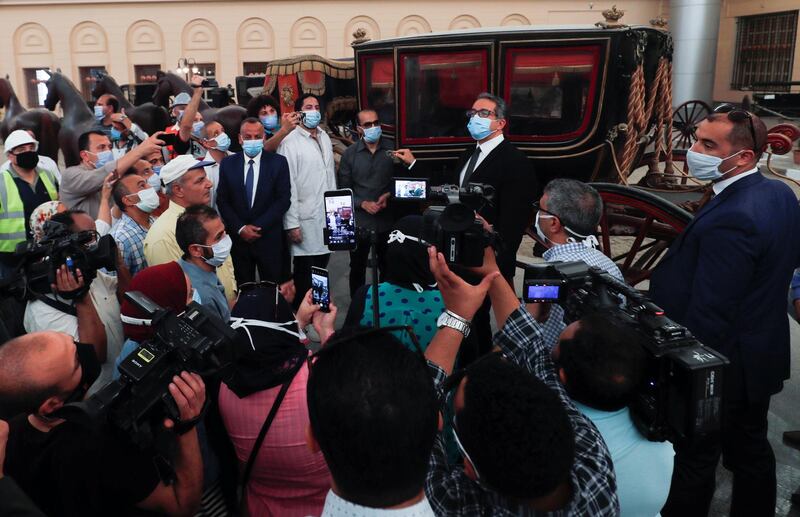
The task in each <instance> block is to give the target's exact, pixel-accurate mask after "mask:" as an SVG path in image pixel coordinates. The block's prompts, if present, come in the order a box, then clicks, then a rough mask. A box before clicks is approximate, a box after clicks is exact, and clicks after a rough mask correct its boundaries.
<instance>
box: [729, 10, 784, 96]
mask: <svg viewBox="0 0 800 517" xmlns="http://www.w3.org/2000/svg"><path fill="white" fill-rule="evenodd" d="M797 13H798V11H786V12H781V13H770V14H760V15H757V16H742V17H739V18H738V19H737V21H736V25H737V30H736V59H735V61H734V67H733V81H732V84H731V87H732V88H736V89H751V88H754V89H764V88H767V89H769V90H773V91H788V89H789V86H788V85H785V86H782V85H780V83H785V82H788V81H790V80H791V78H792V61H794V50H795V46H796V42H797ZM770 83H773V84H770ZM774 83H778V84H774Z"/></svg>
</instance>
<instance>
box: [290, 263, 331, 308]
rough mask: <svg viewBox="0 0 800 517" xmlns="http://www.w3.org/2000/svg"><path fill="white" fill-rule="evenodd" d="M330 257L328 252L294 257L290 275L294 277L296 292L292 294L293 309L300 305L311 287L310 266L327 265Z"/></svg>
mask: <svg viewBox="0 0 800 517" xmlns="http://www.w3.org/2000/svg"><path fill="white" fill-rule="evenodd" d="M330 258H331V254H330V253H325V254H324V255H304V256H297V257H294V273H293V274H292V276H293V278H294V288H295V290H296V292H297V294H295V296H294V304H293V305H294V307H295V309H297V307H300V302H302V301H303V297H304V296H305V295H306V292H308V290H309V289H311V267H312V266H316V267H322V268H324V267H327V266H328V260H329V259H330Z"/></svg>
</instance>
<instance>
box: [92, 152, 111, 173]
mask: <svg viewBox="0 0 800 517" xmlns="http://www.w3.org/2000/svg"><path fill="white" fill-rule="evenodd" d="M113 159H114V153H112V152H111V151H101V152H99V153H97V161H95V162H94V168H95V169H101V168H102V167H103V166H104V165H105V164H107V163H108V162H110V161H111V160H113Z"/></svg>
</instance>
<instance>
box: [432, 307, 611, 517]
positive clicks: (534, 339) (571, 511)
mask: <svg viewBox="0 0 800 517" xmlns="http://www.w3.org/2000/svg"><path fill="white" fill-rule="evenodd" d="M494 344H495V345H496V346H498V347H499V348H500V350H501V351H502V352H503V354H504V355H505V356H506V358H507V359H508V360H509V361H511V362H514V363H516V364H518V365H520V366H522V367H523V368H525V369H527V370H528V371H529V372H530V373H531V374H533V375H535V376H536V377H538V378H539V379H540V380H541V381H542V382H544V383H545V384H546V385H547V386H549V387H550V388H551V389H552V390H553V391H555V392H556V394H557V395H558V397H559V398H560V399H561V402H562V404H563V405H564V409H565V410H566V412H567V416H568V417H569V420H570V422H571V423H572V429H573V432H574V434H575V462H574V464H573V465H572V471H571V473H570V484H571V488H572V496H571V498H570V501H569V503H568V504H567V505H566V507H564V508H563V509H561V510H559V511H556V512H550V513H548V514H547V515H548V516H552V517H561V516H574V515H592V516H603V515H618V514H619V501H618V499H617V483H616V478H615V476H614V468H613V465H612V463H611V457H610V456H609V453H608V449H607V448H606V445H605V442H604V441H603V439H602V438H601V437H600V432H599V431H598V430H597V428H596V427H595V426H594V424H593V423H592V422H591V421H590V420H589V419H588V418H586V417H585V416H583V414H581V412H580V411H578V409H577V408H576V407H575V405H574V404H573V403H572V401H571V400H570V398H569V396H568V395H567V393H566V391H565V390H564V387H563V385H562V384H561V382H559V380H558V378H557V376H556V373H555V369H554V367H553V362H552V360H551V359H550V351H549V350H548V349H547V347H546V346H545V345H544V342H543V341H542V330H541V326H540V325H539V323H537V322H536V321H535V320H534V319H533V317H531V315H530V314H529V313H528V311H527V310H525V307H524V306H521V307H520V308H519V309H517V310H516V311H514V312H513V313H512V314H511V316H509V318H508V320H507V321H506V324H505V325H504V326H503V328H502V329H501V330H500V331H499V332H498V333H497V334H495V336H494ZM428 367H429V369H430V371H431V375H432V376H433V379H434V383H435V385H436V387H437V389H438V390H441V387H442V383H443V382H444V380H445V379H446V377H447V376H446V374H445V372H444V371H443V370H442V369H441V368H439V367H438V366H436V365H435V364H434V363H431V362H430V361H429V362H428ZM425 494H426V495H427V497H428V500H429V501H430V503H431V506H432V507H433V510H434V512H436V515H439V516H448V517H449V516H474V515H482V516H491V517H511V516H533V515H538V514H537V512H535V511H534V510H532V509H530V508H524V507H521V506H519V505H517V504H516V503H512V502H509V501H507V500H506V499H505V498H503V497H502V496H500V495H498V494H497V493H495V492H490V491H487V490H485V489H483V488H482V487H481V486H480V485H479V484H478V483H476V482H475V481H473V480H471V479H470V478H469V477H467V475H466V474H465V472H464V469H463V468H462V467H461V466H460V465H450V464H449V463H448V461H447V455H446V453H445V447H444V439H443V437H442V434H441V433H439V436H437V438H436V442H435V443H434V448H433V453H432V454H431V461H430V465H429V469H428V475H427V478H426V480H425Z"/></svg>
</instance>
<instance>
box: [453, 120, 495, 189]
mask: <svg viewBox="0 0 800 517" xmlns="http://www.w3.org/2000/svg"><path fill="white" fill-rule="evenodd" d="M502 141H503V133H500V134H498V135H497V136H496V137H494V138H492V139H491V140H487V141H485V142H484V143H482V144H478V145H476V147H480V148H481V154H479V155H478V161H476V162H475V168H474V169H472V172H473V173H475V171H476V170H478V167H479V166H480V165H481V163H482V162H483V160H485V159H486V157H487V156H489V153H491V152H492V151H494V148H495V147H497V146H498V145H500V143H501V142H502ZM472 152H475V149H473V150H472ZM470 157H472V155H470ZM467 167H469V160H467V163H465V164H464V168H463V169H461V174H459V175H458V184H459V185H461V184H462V183H464V174H466V173H467Z"/></svg>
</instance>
